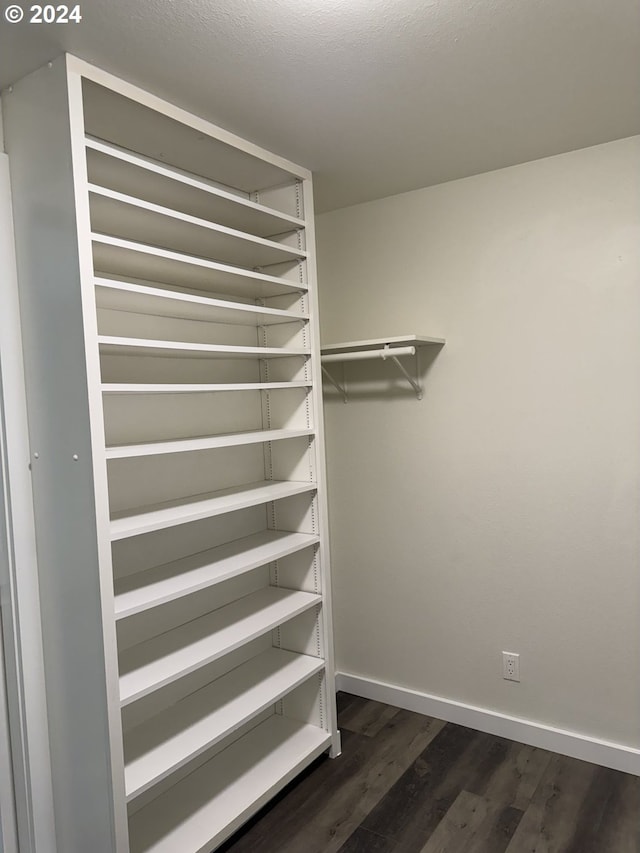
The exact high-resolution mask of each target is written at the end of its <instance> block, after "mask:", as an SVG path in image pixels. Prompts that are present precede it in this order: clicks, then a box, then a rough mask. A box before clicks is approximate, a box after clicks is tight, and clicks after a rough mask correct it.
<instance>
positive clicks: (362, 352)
mask: <svg viewBox="0 0 640 853" xmlns="http://www.w3.org/2000/svg"><path fill="white" fill-rule="evenodd" d="M445 343H446V341H445V339H444V338H429V337H425V336H424V335H403V336H397V337H389V338H371V339H370V340H365V341H346V342H344V343H339V344H327V345H325V346H323V347H322V350H321V353H322V355H321V359H322V372H323V373H324V375H325V377H326V378H327V380H328V381H329V382H330V383H331V385H333V387H334V388H335V389H336V390H337V391H339V392H340V394H341V395H342V399H343V400H344V402H345V403H346V402H347V400H348V396H347V384H346V378H345V375H344V367H343V376H342V382H341V383H340V382H338V381H337V380H336V379H335V378H334V376H333V375H332V374H331V373H330V372H329V370H328V369H327V368H326V367H325V365H326V364H330V363H336V362H338V363H340V364H342V365H343V366H344V364H345V363H346V362H349V361H364V360H371V359H378V358H380V359H382V360H383V361H387V360H390V361H392V362H393V363H394V364H395V366H396V367H397V369H398V370H399V371H400V373H401V374H402V375H403V376H404V378H405V379H406V380H407V382H408V383H409V385H410V386H411V387H412V388H413V390H414V391H415V394H416V397H417V398H418V400H422V387H421V385H420V364H419V357H418V348H419V347H425V346H432V347H433V346H436V347H441V346H443V345H444V344H445ZM404 356H415V375H414V376H411V374H410V373H409V372H408V370H406V368H405V367H404V366H403V364H402V362H401V361H400V358H402V357H404Z"/></svg>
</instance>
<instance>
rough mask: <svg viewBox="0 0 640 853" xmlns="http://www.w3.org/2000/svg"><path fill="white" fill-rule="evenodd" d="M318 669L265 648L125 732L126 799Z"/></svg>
mask: <svg viewBox="0 0 640 853" xmlns="http://www.w3.org/2000/svg"><path fill="white" fill-rule="evenodd" d="M323 668H324V661H322V660H321V659H319V658H313V657H309V656H307V655H300V654H295V653H294V652H289V651H284V650H281V649H275V648H273V649H268V650H267V651H266V652H263V653H262V654H261V655H259V656H258V657H255V658H252V659H251V660H249V661H248V662H247V663H245V664H242V666H239V667H237V668H236V669H233V670H232V671H231V672H229V673H227V674H226V675H223V676H222V677H221V678H218V679H217V680H216V681H214V682H213V683H211V684H209V685H207V686H206V687H204V688H202V689H201V690H198V691H197V692H195V693H192V694H191V695H189V696H187V697H186V698H185V699H182V700H181V701H180V702H178V703H177V704H176V705H173V706H171V707H170V708H168V709H167V710H165V711H163V712H162V713H160V714H158V716H156V717H153V718H152V719H150V720H147V721H145V722H144V723H143V724H142V725H140V726H138V727H136V728H135V729H133V730H131V731H130V732H128V733H127V734H125V738H124V754H125V790H126V795H127V801H131V800H132V799H134V798H135V797H137V796H139V795H140V794H142V793H143V792H144V791H147V790H148V789H149V788H151V787H152V786H153V785H154V784H156V783H157V782H159V781H161V780H162V779H165V778H167V776H169V775H170V774H171V773H172V772H173V771H175V770H177V769H178V768H180V767H183V766H184V765H185V764H187V763H188V762H189V761H190V760H192V759H193V758H196V757H197V756H198V755H201V754H202V753H203V752H205V751H206V750H207V749H209V748H210V747H212V746H214V745H215V744H216V743H219V742H220V741H221V740H222V739H223V738H225V737H227V736H228V735H230V734H233V732H235V731H237V730H238V729H239V728H240V727H241V726H242V725H244V724H245V723H247V722H249V721H250V720H251V719H253V718H254V717H256V716H257V715H258V714H260V713H261V712H262V711H265V710H267V709H268V708H269V707H270V706H271V705H274V704H275V703H276V702H278V701H279V700H280V699H282V698H283V697H284V696H286V695H287V693H290V692H291V691H292V690H294V689H295V688H296V687H298V686H299V685H300V684H302V683H303V682H304V681H306V680H307V679H308V678H310V677H311V676H313V675H315V674H316V673H318V672H320V671H321V670H322V669H323Z"/></svg>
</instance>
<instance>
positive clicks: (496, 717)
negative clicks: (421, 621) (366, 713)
mask: <svg viewBox="0 0 640 853" xmlns="http://www.w3.org/2000/svg"><path fill="white" fill-rule="evenodd" d="M336 690H343V691H344V692H345V693H353V694H354V695H355V696H362V697H363V698H364V699H375V700H376V701H378V702H385V703H386V704H387V705H395V706H396V707H397V708H405V709H406V710H407V711H416V712H417V713H418V714H426V715H427V716H429V717H436V718H437V719H439V720H446V721H447V722H448V723H457V724H458V725H460V726H467V727H468V728H471V729H476V730H477V731H481V732H487V733H488V734H492V735H497V736H499V737H504V738H507V739H508V740H515V741H519V742H520V743H526V744H528V745H529V746H536V747H540V748H542V749H548V750H551V751H552V752H558V753H560V754H561V755H569V756H571V758H579V759H581V760H582V761H590V762H592V763H593V764H600V765H601V766H602V767H611V768H612V769H614V770H621V771H623V772H624V773H632V774H633V775H634V776H640V749H635V748H634V747H630V746H625V745H624V744H621V743H612V742H610V741H606V740H600V739H599V738H594V737H589V736H587V735H582V734H579V733H578V732H570V731H565V730H564V729H557V728H554V727H553V726H546V725H543V724H542V723H536V722H533V721H532V720H524V719H521V718H519V717H510V716H508V715H507V714H500V713H498V712H497V711H490V710H487V709H486V708H476V707H474V706H473V705H465V704H463V703H462V702H454V701H452V700H451V699H443V698H441V697H439V696H431V695H429V694H428V693H420V692H418V691H417V690H408V689H407V688H406V687H397V686H396V685H394V684H387V683H385V682H383V681H376V680H375V679H373V678H362V677H361V676H359V675H349V674H348V673H346V672H338V673H336Z"/></svg>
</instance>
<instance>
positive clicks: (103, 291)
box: [95, 278, 309, 326]
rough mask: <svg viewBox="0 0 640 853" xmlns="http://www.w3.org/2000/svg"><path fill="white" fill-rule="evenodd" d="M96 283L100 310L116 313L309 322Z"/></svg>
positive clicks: (190, 296)
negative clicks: (128, 312) (109, 310)
mask: <svg viewBox="0 0 640 853" xmlns="http://www.w3.org/2000/svg"><path fill="white" fill-rule="evenodd" d="M95 283H96V302H97V305H98V308H108V309H111V310H112V311H130V312H133V313H136V314H151V315H155V316H158V317H175V318H177V319H181V320H202V321H207V322H209V323H226V324H232V325H235V324H237V325H242V326H251V325H253V326H271V325H278V324H281V323H290V322H291V323H293V322H299V323H302V322H305V321H306V320H308V319H309V317H308V315H307V314H303V313H302V312H299V311H281V310H279V309H277V308H263V307H259V306H256V305H247V304H246V303H244V302H227V301H225V300H222V299H213V298H211V297H207V296H202V295H198V294H194V293H181V292H179V291H176V290H165V289H163V288H160V287H151V286H147V285H142V284H134V283H133V282H128V281H117V280H114V279H107V278H97V279H96V281H95Z"/></svg>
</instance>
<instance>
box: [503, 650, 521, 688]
mask: <svg viewBox="0 0 640 853" xmlns="http://www.w3.org/2000/svg"><path fill="white" fill-rule="evenodd" d="M502 677H503V678H504V679H505V680H506V681H520V655H519V654H518V653H517V652H502Z"/></svg>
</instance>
